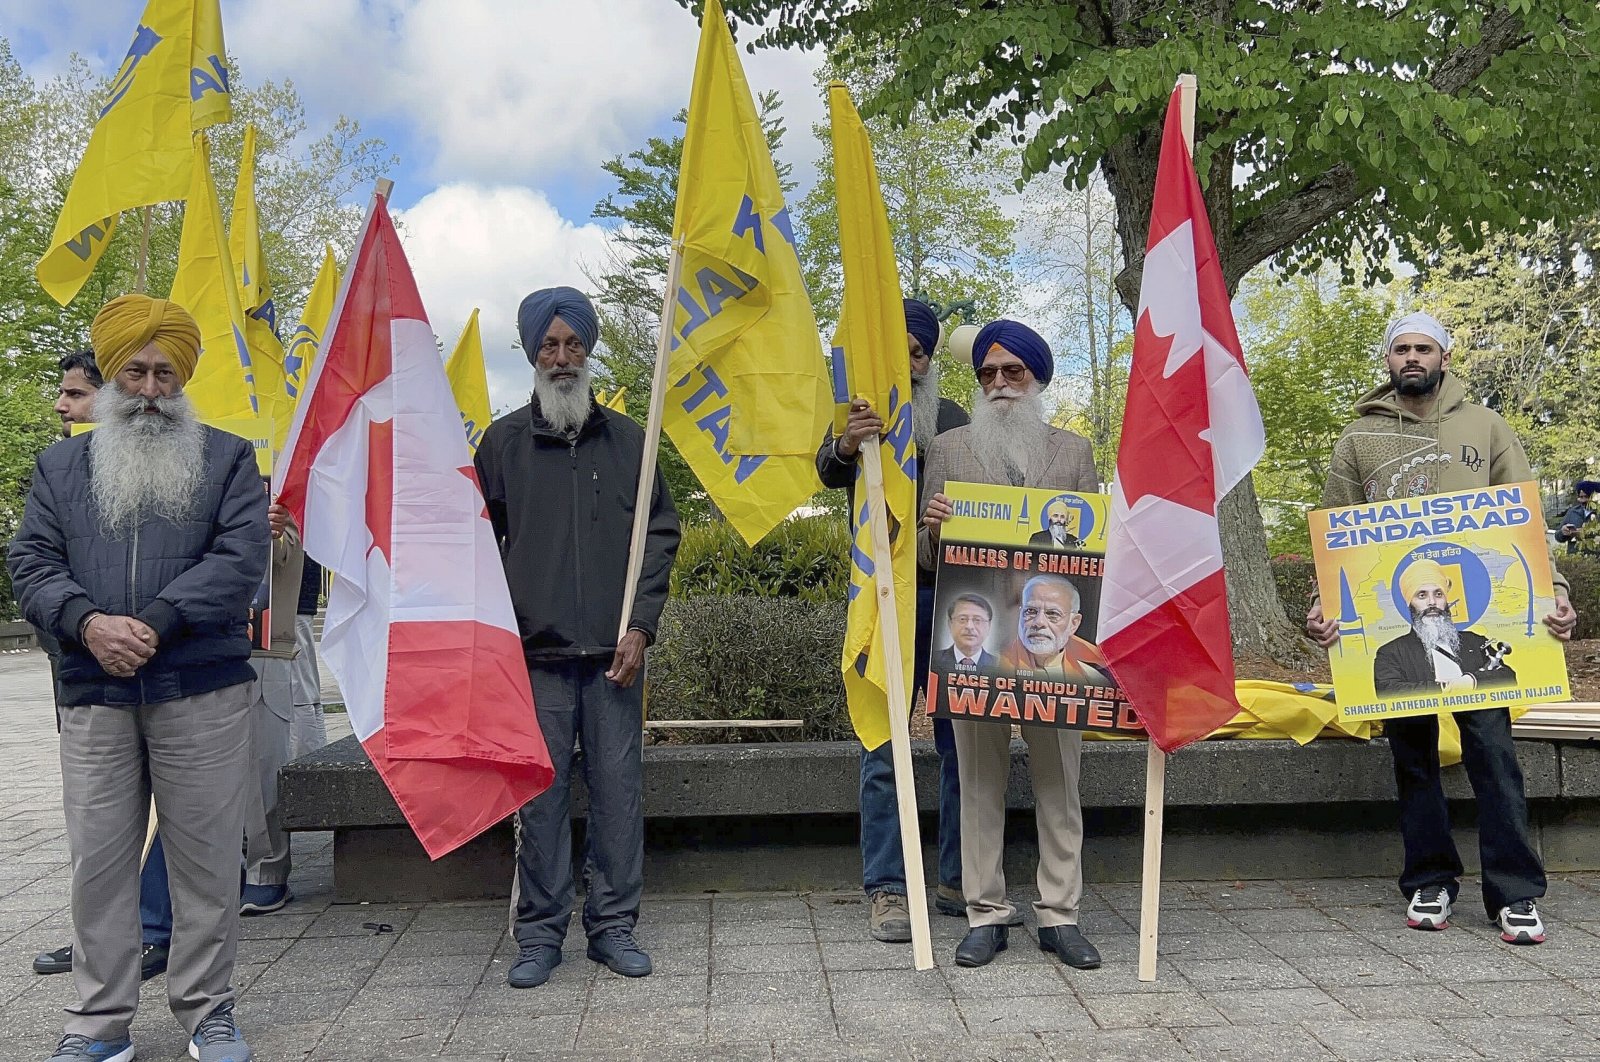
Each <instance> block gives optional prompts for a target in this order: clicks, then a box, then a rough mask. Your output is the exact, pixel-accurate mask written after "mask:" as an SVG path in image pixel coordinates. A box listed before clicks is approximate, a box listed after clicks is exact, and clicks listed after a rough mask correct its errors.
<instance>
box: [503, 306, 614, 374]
mask: <svg viewBox="0 0 1600 1062" xmlns="http://www.w3.org/2000/svg"><path fill="white" fill-rule="evenodd" d="M557 317H559V318H561V319H562V320H563V321H565V322H567V327H568V328H570V329H572V330H573V331H574V332H576V333H578V338H579V339H581V340H583V345H584V347H585V348H586V349H587V350H588V351H589V352H590V353H593V352H594V345H595V343H596V342H598V341H599V339H600V318H599V317H597V316H596V315H595V312H594V303H592V302H590V301H589V296H587V295H585V294H584V293H583V292H581V291H579V290H578V289H577V288H540V289H539V290H538V291H536V292H534V293H533V294H532V295H529V296H528V297H527V298H526V299H523V300H522V305H521V306H519V307H517V334H518V336H519V337H520V338H521V339H522V352H523V353H524V354H526V355H527V356H528V361H529V362H530V363H531V362H532V361H533V360H534V359H535V358H537V357H538V356H539V347H540V346H541V345H543V343H544V337H545V333H546V332H548V331H550V322H551V321H553V320H555V319H556V318H557Z"/></svg>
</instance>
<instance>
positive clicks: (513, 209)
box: [396, 184, 605, 410]
mask: <svg viewBox="0 0 1600 1062" xmlns="http://www.w3.org/2000/svg"><path fill="white" fill-rule="evenodd" d="M396 220H397V221H398V222H399V223H400V227H401V232H400V238H401V242H402V243H403V244H404V245H405V249H406V257H407V258H408V259H409V260H410V262H411V268H412V270H413V271H414V272H415V273H416V277H417V286H418V288H420V289H421V291H422V303H423V306H424V307H425V308H426V309H427V311H428V320H429V321H430V322H431V323H432V325H433V330H434V331H435V332H436V333H438V335H439V337H440V338H441V339H442V340H443V341H444V343H445V347H446V349H447V350H448V348H449V347H450V346H451V344H453V343H454V342H455V339H456V336H457V335H458V334H460V331H461V327H462V325H464V324H465V323H466V320H467V316H468V315H469V314H470V313H471V312H472V309H473V307H475V306H476V307H478V308H479V309H480V310H481V312H480V313H479V315H478V320H479V323H480V325H481V327H482V329H483V351H484V361H485V364H486V366H487V368H488V370H489V398H490V401H491V404H492V405H493V407H494V408H495V409H497V410H498V409H502V408H514V407H516V406H519V405H521V404H522V403H523V402H525V401H526V400H527V395H528V392H529V390H530V388H531V386H532V380H533V375H532V370H531V369H530V368H529V367H528V363H527V360H526V359H525V358H524V357H523V354H522V351H521V350H518V349H516V348H514V347H513V346H512V343H513V342H514V341H515V340H516V338H517V306H518V305H519V304H520V303H521V302H522V299H523V296H525V295H527V294H528V292H530V291H533V290H535V289H537V288H543V287H549V286H551V285H554V284H570V285H572V286H574V287H578V288H585V287H587V282H586V281H585V279H584V276H583V272H582V270H581V268H580V265H581V263H582V262H584V261H595V260H597V259H599V258H600V256H601V254H602V252H603V250H604V247H605V233H604V232H603V230H601V229H600V228H599V226H597V225H593V224H588V225H574V224H573V223H572V222H570V221H568V220H566V219H565V218H563V217H562V216H561V215H560V213H558V212H557V211H556V209H555V208H554V207H552V206H551V205H550V202H549V200H547V199H546V198H545V197H544V195H543V194H542V193H540V192H536V191H532V190H530V189H527V188H517V187H509V186H500V187H484V186H480V185H471V184H448V185H444V186H442V187H440V188H437V189H435V190H434V191H432V192H430V193H428V194H427V195H426V196H424V197H423V198H422V199H421V200H420V201H419V202H418V203H417V204H416V205H415V206H413V207H411V208H410V209H409V210H405V211H402V212H400V213H399V214H397V216H396Z"/></svg>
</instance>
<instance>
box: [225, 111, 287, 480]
mask: <svg viewBox="0 0 1600 1062" xmlns="http://www.w3.org/2000/svg"><path fill="white" fill-rule="evenodd" d="M228 257H229V258H231V259H232V260H233V265H234V269H236V270H237V271H238V272H237V276H238V278H239V308H240V309H241V310H243V311H244V345H245V346H246V347H247V348H248V349H249V351H250V368H251V372H252V375H253V376H254V377H255V389H256V405H257V407H258V408H259V409H260V410H261V416H262V417H263V418H270V419H271V420H272V449H273V452H275V453H276V452H277V451H280V450H282V449H283V444H284V442H285V441H286V440H287V439H288V438H289V418H290V417H291V416H293V414H294V403H293V402H292V401H290V399H289V392H288V390H287V389H286V388H285V386H284V365H283V343H282V341H280V340H279V339H278V311H277V309H276V308H275V307H274V305H273V302H272V280H271V278H270V277H269V276H268V274H267V258H266V255H264V254H262V253H261V218H260V215H259V214H258V213H257V212H256V127H255V125H254V124H251V125H247V126H245V128H244V152H243V154H242V155H240V157H239V180H238V183H237V184H236V185H234V189H233V218H232V220H231V221H230V222H229V228H228Z"/></svg>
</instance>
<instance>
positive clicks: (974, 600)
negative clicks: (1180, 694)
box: [928, 483, 1144, 735]
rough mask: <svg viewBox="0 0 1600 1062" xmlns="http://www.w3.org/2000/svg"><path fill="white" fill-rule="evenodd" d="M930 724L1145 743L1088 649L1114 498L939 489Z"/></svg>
mask: <svg viewBox="0 0 1600 1062" xmlns="http://www.w3.org/2000/svg"><path fill="white" fill-rule="evenodd" d="M944 493H945V494H946V495H947V496H948V497H949V498H950V503H951V506H952V508H953V509H954V510H955V515H954V516H952V517H951V518H950V519H949V520H946V521H945V523H944V525H943V526H942V527H941V529H940V536H939V568H938V582H937V586H936V589H935V597H934V602H935V603H934V617H933V630H932V639H933V641H932V654H931V656H930V659H929V670H928V714H929V715H932V716H935V717H938V718H943V719H972V720H988V721H991V722H996V723H1002V724H1010V723H1022V724H1028V725H1033V726H1053V727H1059V728H1062V729H1068V730H1099V731H1106V732H1111V733H1123V734H1136V735H1142V734H1143V733H1144V728H1143V727H1142V726H1141V725H1140V724H1139V721H1138V718H1137V717H1136V716H1135V715H1134V712H1133V708H1132V706H1130V705H1129V704H1128V703H1127V701H1126V699H1125V698H1124V697H1123V696H1122V692H1121V691H1120V690H1119V689H1118V688H1117V684H1116V680H1115V679H1113V678H1112V677H1111V672H1110V670H1109V669H1108V668H1107V667H1106V663H1105V659H1104V657H1102V656H1101V654H1100V649H1099V647H1098V646H1097V645H1096V644H1095V621H1096V617H1097V615H1098V614H1099V608H1100V583H1101V578H1102V575H1103V572H1104V568H1105V532H1106V518H1107V514H1108V513H1109V511H1110V499H1109V498H1107V497H1106V496H1105V495H1103V494H1077V493H1073V492H1063V491H1057V490H1049V489H1043V488H1037V487H1010V486H995V485H990V484H978V483H947V484H946V485H945V488H944Z"/></svg>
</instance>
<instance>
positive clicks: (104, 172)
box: [35, 0, 231, 306]
mask: <svg viewBox="0 0 1600 1062" xmlns="http://www.w3.org/2000/svg"><path fill="white" fill-rule="evenodd" d="M227 69H228V68H227V61H226V52H225V51H224V50H223V44H222V13H221V11H220V10H219V8H218V6H217V0H150V2H149V3H148V4H147V5H146V6H145V9H144V15H143V17H141V18H140V19H139V25H138V28H137V29H135V30H134V33H133V43H132V44H130V45H129V46H128V53H127V54H126V55H125V56H123V59H122V65H121V66H119V67H118V68H117V73H116V76H115V77H114V78H112V80H111V87H110V89H108V90H107V94H106V101H105V103H104V104H103V105H102V106H101V108H100V113H99V115H98V116H97V117H96V119H95V125H94V131H93V132H91V133H90V134H89V144H88V146H87V147H86V148H85V149H84V152H83V160H82V161H81V162H79V163H78V169H77V172H76V173H74V174H73V176H72V185H71V187H70V188H68V190H67V198H66V201H65V202H64V203H63V204H62V206H61V214H60V216H59V217H57V218H56V225H55V229H54V231H53V232H52V233H51V236H50V246H49V248H48V249H47V250H46V251H45V253H44V257H43V258H41V259H39V265H38V266H37V267H36V269H35V275H37V276H38V278H39V284H40V286H41V287H43V288H44V290H45V291H46V292H48V293H49V294H50V297H51V298H53V299H55V300H56V301H57V302H59V303H60V304H61V305H63V306H65V305H66V304H67V303H69V302H71V301H72V299H73V297H74V296H75V295H77V294H78V292H79V290H80V289H81V288H82V287H83V284H84V281H86V280H88V279H89V274H91V273H93V272H94V267H95V265H96V264H97V263H98V262H99V261H100V257H101V256H102V255H103V254H105V250H106V246H107V245H108V244H110V242H111V236H112V234H113V233H114V232H116V229H117V218H118V215H120V214H121V212H122V211H124V210H132V209H134V208H135V207H141V206H149V205H151V204H153V203H162V202H166V201H167V200H170V199H182V198H183V197H184V195H185V194H186V193H187V191H188V188H189V184H190V177H191V173H190V170H191V162H192V160H193V154H194V148H193V145H192V144H191V143H190V137H191V134H192V133H193V132H195V131H197V130H200V129H204V128H206V127H208V126H210V125H213V124H215V123H217V122H225V121H227V120H228V118H229V115H230V113H231V104H230V97H229V94H228V74H227Z"/></svg>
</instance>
